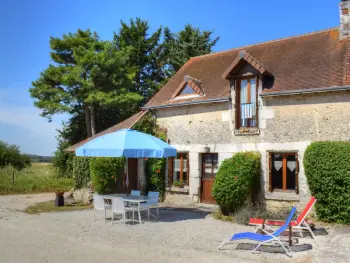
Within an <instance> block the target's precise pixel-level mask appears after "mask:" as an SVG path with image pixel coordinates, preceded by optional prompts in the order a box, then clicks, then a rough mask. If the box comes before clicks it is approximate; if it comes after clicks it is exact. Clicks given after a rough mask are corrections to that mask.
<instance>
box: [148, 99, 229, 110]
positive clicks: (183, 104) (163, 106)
mask: <svg viewBox="0 0 350 263" xmlns="http://www.w3.org/2000/svg"><path fill="white" fill-rule="evenodd" d="M229 100H230V97H229V96H228V97H223V98H216V99H207V100H199V101H185V102H180V103H172V104H162V105H156V106H145V107H143V108H142V109H143V110H155V109H163V108H171V107H180V106H187V105H198V104H205V103H218V102H226V101H229Z"/></svg>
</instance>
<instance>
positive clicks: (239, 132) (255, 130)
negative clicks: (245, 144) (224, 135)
mask: <svg viewBox="0 0 350 263" xmlns="http://www.w3.org/2000/svg"><path fill="white" fill-rule="evenodd" d="M234 134H235V135H237V136H240V135H243V136H244V135H260V129H259V128H239V129H238V130H234Z"/></svg>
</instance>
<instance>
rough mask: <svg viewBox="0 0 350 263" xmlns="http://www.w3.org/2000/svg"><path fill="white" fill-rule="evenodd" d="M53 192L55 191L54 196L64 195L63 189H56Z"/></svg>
mask: <svg viewBox="0 0 350 263" xmlns="http://www.w3.org/2000/svg"><path fill="white" fill-rule="evenodd" d="M55 193H56V196H63V195H64V191H62V190H56V191H55Z"/></svg>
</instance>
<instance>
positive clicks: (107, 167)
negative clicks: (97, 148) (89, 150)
mask: <svg viewBox="0 0 350 263" xmlns="http://www.w3.org/2000/svg"><path fill="white" fill-rule="evenodd" d="M124 163H125V158H109V157H97V158H90V162H89V165H90V176H91V180H92V184H93V186H94V189H95V192H97V193H98V194H109V193H112V192H115V191H116V187H117V184H116V181H117V179H118V175H119V174H121V171H122V169H123V168H124Z"/></svg>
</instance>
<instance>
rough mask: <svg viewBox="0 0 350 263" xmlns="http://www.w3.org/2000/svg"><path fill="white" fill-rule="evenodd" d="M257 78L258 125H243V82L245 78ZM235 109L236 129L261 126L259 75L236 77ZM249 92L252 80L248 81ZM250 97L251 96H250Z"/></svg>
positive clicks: (256, 109)
mask: <svg viewBox="0 0 350 263" xmlns="http://www.w3.org/2000/svg"><path fill="white" fill-rule="evenodd" d="M252 79H255V83H256V84H255V85H256V87H255V93H256V99H255V111H256V112H255V115H256V125H255V126H241V83H242V81H243V80H252ZM235 84H236V85H235V87H236V88H235V111H236V125H235V126H236V130H239V129H257V128H259V114H258V113H259V101H258V98H259V96H258V94H259V76H258V75H257V76H255V75H250V76H244V77H239V78H237V79H235ZM248 86H249V89H248V94H249V95H250V92H251V88H250V81H248ZM249 98H250V96H249Z"/></svg>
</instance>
